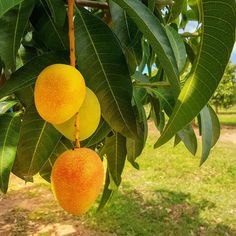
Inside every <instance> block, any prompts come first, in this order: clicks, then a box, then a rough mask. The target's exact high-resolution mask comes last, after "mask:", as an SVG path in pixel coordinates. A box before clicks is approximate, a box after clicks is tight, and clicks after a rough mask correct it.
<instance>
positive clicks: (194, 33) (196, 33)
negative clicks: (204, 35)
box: [180, 32, 201, 38]
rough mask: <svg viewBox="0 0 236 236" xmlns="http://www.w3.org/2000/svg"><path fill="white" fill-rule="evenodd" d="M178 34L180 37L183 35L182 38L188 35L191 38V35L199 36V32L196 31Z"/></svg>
mask: <svg viewBox="0 0 236 236" xmlns="http://www.w3.org/2000/svg"><path fill="white" fill-rule="evenodd" d="M180 35H181V36H182V37H184V38H189V37H191V38H193V37H199V36H201V34H200V33H198V32H193V33H190V32H184V33H182V34H180Z"/></svg>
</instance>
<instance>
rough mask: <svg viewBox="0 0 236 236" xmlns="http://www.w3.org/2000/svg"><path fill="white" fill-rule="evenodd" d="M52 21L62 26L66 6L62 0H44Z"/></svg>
mask: <svg viewBox="0 0 236 236" xmlns="http://www.w3.org/2000/svg"><path fill="white" fill-rule="evenodd" d="M46 3H47V5H48V8H49V9H50V12H51V15H52V18H53V21H54V22H55V23H56V25H58V26H63V25H64V24H65V20H66V8H65V3H64V1H63V0H46Z"/></svg>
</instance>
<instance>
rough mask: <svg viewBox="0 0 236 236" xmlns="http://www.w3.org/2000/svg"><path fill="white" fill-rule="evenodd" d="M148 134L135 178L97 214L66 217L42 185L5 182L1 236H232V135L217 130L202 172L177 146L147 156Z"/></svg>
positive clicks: (235, 218) (235, 206)
mask: <svg viewBox="0 0 236 236" xmlns="http://www.w3.org/2000/svg"><path fill="white" fill-rule="evenodd" d="M153 129H154V128H153V127H151V131H152V132H150V136H151V138H149V140H148V144H147V147H146V148H145V150H144V153H143V155H142V157H141V158H140V166H141V170H140V171H136V170H133V169H132V168H131V167H130V166H128V167H127V169H126V171H125V173H124V178H123V184H122V186H121V188H120V191H119V192H118V193H116V194H115V196H114V198H113V201H112V202H111V203H110V204H109V205H108V206H107V207H106V208H105V209H104V210H103V211H102V212H100V213H96V212H95V211H96V208H95V207H94V208H93V209H92V210H91V211H90V212H89V213H88V214H86V215H85V216H82V217H73V216H70V215H69V214H67V213H65V212H64V211H63V210H61V209H60V207H58V206H57V203H56V201H55V200H54V198H53V196H52V193H51V190H50V186H49V184H48V183H46V182H44V181H42V180H41V179H40V178H39V177H36V181H35V183H27V184H26V185H25V183H24V182H23V181H22V180H20V179H18V178H16V177H15V176H11V180H10V182H11V185H10V186H11V187H10V189H9V191H8V194H7V195H0V209H1V210H0V236H5V235H83V236H112V235H114V236H115V235H130V236H131V235H132V236H133V235H137V236H138V235H140V236H152V235H154V236H155V235H157V236H158V235H166V236H169V235H177V236H182V235H183V236H185V235H207V236H208V235H212V236H213V235H214V236H215V235H222V236H223V235H232V236H233V235H236V200H235V196H236V189H235V182H236V181H235V180H236V158H235V157H236V148H234V147H235V146H234V145H235V144H236V128H233V127H231V128H224V129H223V130H222V136H221V138H220V141H219V142H218V144H217V146H216V147H215V148H214V150H213V151H212V156H211V157H210V159H209V160H208V162H207V163H206V165H205V167H203V168H202V169H199V168H198V162H199V159H196V158H195V159H194V158H192V157H190V155H189V154H187V152H185V150H184V149H183V146H181V145H180V146H178V147H177V148H175V149H173V148H172V147H171V144H168V145H167V146H166V147H161V148H160V151H159V152H158V151H157V150H153V149H152V146H153V143H154V135H155V132H154V130H153ZM159 155H160V157H159ZM148 158H149V159H148ZM180 158H183V159H182V160H180ZM184 158H187V159H184ZM147 160H150V161H147ZM94 216H96V217H94Z"/></svg>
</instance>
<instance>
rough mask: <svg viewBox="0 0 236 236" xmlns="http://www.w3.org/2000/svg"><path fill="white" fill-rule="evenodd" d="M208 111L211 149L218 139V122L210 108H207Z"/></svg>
mask: <svg viewBox="0 0 236 236" xmlns="http://www.w3.org/2000/svg"><path fill="white" fill-rule="evenodd" d="M208 110H209V112H210V115H211V122H212V136H213V137H212V143H211V147H214V146H215V144H216V143H217V141H218V139H219V137H220V121H219V118H218V116H217V115H216V113H215V111H214V110H213V109H212V107H211V106H208Z"/></svg>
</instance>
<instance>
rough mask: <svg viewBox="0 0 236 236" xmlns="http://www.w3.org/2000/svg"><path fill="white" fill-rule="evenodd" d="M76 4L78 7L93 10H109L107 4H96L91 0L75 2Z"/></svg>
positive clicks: (77, 0)
mask: <svg viewBox="0 0 236 236" xmlns="http://www.w3.org/2000/svg"><path fill="white" fill-rule="evenodd" d="M75 4H76V6H77V7H91V8H98V9H108V8H109V6H108V3H107V2H95V1H91V0H75Z"/></svg>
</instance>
